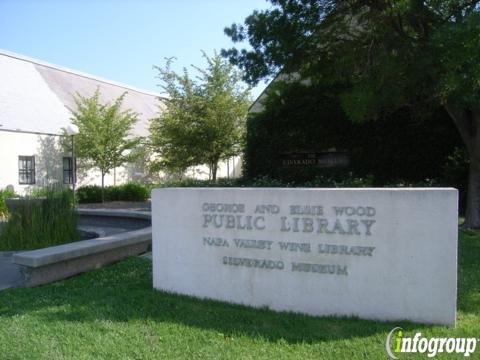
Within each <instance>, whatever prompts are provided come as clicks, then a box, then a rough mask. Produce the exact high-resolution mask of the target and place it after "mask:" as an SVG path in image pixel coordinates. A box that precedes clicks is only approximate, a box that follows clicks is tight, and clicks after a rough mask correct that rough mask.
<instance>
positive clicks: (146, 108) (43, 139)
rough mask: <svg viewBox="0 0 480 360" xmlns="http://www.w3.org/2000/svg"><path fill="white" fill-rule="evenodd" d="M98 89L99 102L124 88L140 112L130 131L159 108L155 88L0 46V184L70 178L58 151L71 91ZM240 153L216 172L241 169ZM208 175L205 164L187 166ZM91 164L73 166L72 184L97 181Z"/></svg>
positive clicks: (20, 189)
mask: <svg viewBox="0 0 480 360" xmlns="http://www.w3.org/2000/svg"><path fill="white" fill-rule="evenodd" d="M97 88H98V89H99V90H100V93H101V101H102V102H103V103H107V102H112V101H114V100H115V99H117V98H118V97H119V96H121V95H122V94H123V93H125V92H126V95H125V98H124V102H123V107H124V108H125V109H127V108H128V109H132V110H133V111H135V112H137V113H138V114H139V121H138V122H137V123H136V124H135V126H134V127H133V129H132V135H134V136H141V137H147V136H148V134H149V131H148V129H149V120H150V119H152V118H154V117H157V116H158V113H159V111H162V110H163V109H164V105H163V103H162V102H163V101H164V99H162V98H161V97H160V96H159V94H156V93H153V92H151V91H146V90H141V89H136V88H134V87H132V86H129V85H124V84H120V83H117V82H114V81H111V80H106V79H102V78H99V77H96V76H93V75H89V74H85V73H81V72H78V71H75V70H71V69H67V68H63V67H60V66H57V65H52V64H49V63H46V62H43V61H40V60H36V59H31V58H28V57H25V56H22V55H18V54H14V53H11V52H8V51H5V50H0V189H2V188H5V187H7V186H11V187H13V188H14V189H15V191H16V192H17V193H25V191H27V190H28V189H30V188H34V187H37V186H43V185H44V184H46V183H52V182H61V183H64V184H69V183H71V181H72V157H71V154H66V153H64V152H63V151H62V148H61V146H60V140H61V138H62V134H63V131H62V129H64V128H68V126H69V125H71V120H70V118H71V116H72V115H71V112H70V109H75V103H74V100H73V95H74V94H75V93H79V94H80V95H82V96H84V97H90V96H92V95H93V94H94V92H95V90H96V89H97ZM143 165H144V164H142V163H137V164H129V165H127V166H125V167H121V168H117V169H115V171H114V172H113V171H112V172H111V173H110V174H107V176H106V177H105V184H106V185H112V184H113V183H114V181H115V182H116V183H122V182H125V181H129V180H142V179H144V178H145V176H146V174H145V171H144V166H143ZM239 166H240V161H239V159H238V158H237V159H234V160H233V161H232V160H230V161H229V163H228V164H226V163H225V164H221V166H220V169H219V172H218V176H219V177H227V176H228V177H230V176H233V177H236V176H239V175H240V171H241V170H240V168H239ZM187 175H188V176H191V177H196V178H208V169H207V168H206V167H197V168H195V169H190V170H189V171H188V172H187ZM100 181H101V180H100V174H99V172H98V171H95V170H88V171H87V170H86V169H82V168H81V167H79V168H78V169H77V186H81V185H85V184H100Z"/></svg>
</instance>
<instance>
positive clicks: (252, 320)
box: [0, 258, 428, 344]
mask: <svg viewBox="0 0 480 360" xmlns="http://www.w3.org/2000/svg"><path fill="white" fill-rule="evenodd" d="M22 314H28V315H29V316H33V317H35V319H37V320H38V321H40V322H65V321H68V322H82V323H93V322H95V321H99V320H100V321H102V320H109V321H115V322H128V321H132V320H144V321H155V322H165V323H179V324H184V325H187V326H192V327H197V328H202V329H207V330H212V329H213V330H216V331H218V332H221V333H223V334H224V336H225V337H229V336H232V337H233V336H239V335H246V336H250V337H254V338H262V339H265V340H268V341H278V340H280V339H282V340H283V341H286V342H288V343H291V344H294V343H316V342H322V341H332V340H339V339H350V338H360V337H368V336H372V335H374V334H377V333H382V334H384V333H386V332H388V331H390V330H391V329H392V328H393V327H394V326H402V327H403V328H405V329H409V328H413V327H415V328H416V329H419V328H428V326H421V325H418V324H410V323H408V322H401V323H395V324H393V323H385V322H376V321H367V320H360V319H356V318H345V317H343V318H340V317H321V318H320V317H311V316H307V315H300V314H294V313H277V312H273V311H270V310H266V309H252V308H250V307H246V306H241V305H232V304H227V303H223V302H219V301H213V300H198V299H195V298H192V297H188V296H182V295H174V294H169V293H164V292H160V291H156V290H153V289H152V279H151V264H150V263H149V262H148V261H147V260H144V259H139V258H131V259H128V260H126V261H123V262H121V263H118V264H116V265H113V266H110V267H108V268H104V269H102V270H99V271H94V272H90V273H88V274H85V275H83V276H79V277H76V278H72V279H69V280H66V281H62V282H59V283H55V284H51V285H47V286H43V287H38V288H33V289H12V290H6V291H3V292H2V293H0V316H1V317H14V316H18V315H22Z"/></svg>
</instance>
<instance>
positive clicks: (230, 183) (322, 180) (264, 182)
mask: <svg viewBox="0 0 480 360" xmlns="http://www.w3.org/2000/svg"><path fill="white" fill-rule="evenodd" d="M373 182H374V179H373V177H372V176H366V177H355V176H354V175H353V174H352V173H349V174H347V175H345V176H343V177H341V176H338V177H334V176H317V177H315V178H314V179H313V180H311V181H306V182H287V181H285V180H280V179H275V178H271V177H269V176H266V175H265V176H258V177H256V178H254V179H243V178H239V179H219V180H217V181H216V182H215V181H212V180H195V179H184V180H169V181H165V182H162V183H160V184H156V185H152V188H159V187H160V188H162V187H316V188H318V187H330V188H331V187H372V186H373Z"/></svg>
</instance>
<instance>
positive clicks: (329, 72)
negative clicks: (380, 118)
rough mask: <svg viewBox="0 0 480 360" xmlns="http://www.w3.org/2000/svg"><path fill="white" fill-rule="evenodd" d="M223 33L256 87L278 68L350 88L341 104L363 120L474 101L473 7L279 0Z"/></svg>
mask: <svg viewBox="0 0 480 360" xmlns="http://www.w3.org/2000/svg"><path fill="white" fill-rule="evenodd" d="M270 2H271V3H272V7H271V8H269V9H267V10H263V11H254V12H253V13H252V14H251V15H250V16H248V17H247V18H246V19H245V23H244V24H243V25H239V24H233V25H232V26H230V27H229V28H226V29H225V33H226V34H227V35H228V36H229V37H230V38H231V39H232V40H233V41H234V42H236V43H242V42H245V41H248V42H249V44H250V46H251V49H249V50H246V49H242V50H239V49H236V48H232V49H228V50H222V55H224V56H226V57H228V58H229V60H230V61H231V62H232V63H234V64H236V65H238V66H240V67H241V68H242V69H244V70H245V78H246V80H248V81H250V82H252V83H255V82H258V81H259V79H261V78H264V77H266V76H271V75H275V74H277V73H278V70H279V69H283V70H284V72H286V73H293V72H301V73H302V74H303V75H305V76H308V77H309V78H311V79H312V80H313V81H320V82H322V83H324V84H325V83H327V82H329V83H342V84H346V85H348V86H347V87H345V89H344V91H343V95H342V98H343V101H342V104H343V105H344V108H345V110H346V112H347V113H348V114H349V115H350V117H351V118H353V119H369V118H371V117H372V116H374V115H375V114H378V113H381V112H382V111H391V110H395V109H398V108H401V107H403V106H405V105H407V104H412V103H416V102H418V101H419V100H421V101H432V100H433V101H435V102H437V103H440V102H441V103H446V102H450V101H452V102H455V103H457V105H459V106H461V107H463V108H469V107H472V106H476V105H477V104H478V103H479V101H480V81H479V79H480V71H479V70H478V64H479V63H480V52H479V51H478V48H479V46H480V37H479V36H478V35H479V33H480V7H479V5H478V3H479V2H478V1H467V0H449V1H437V0H429V1H422V2H418V1H391V2H368V1H367V2H365V1H362V0H354V1H349V2H344V1H343V2H342V1H330V0H317V1H304V0H293V1H278V0H270Z"/></svg>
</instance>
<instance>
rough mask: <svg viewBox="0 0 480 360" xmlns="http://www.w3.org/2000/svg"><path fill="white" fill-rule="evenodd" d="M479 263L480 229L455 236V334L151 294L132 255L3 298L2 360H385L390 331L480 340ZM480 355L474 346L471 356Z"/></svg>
mask: <svg viewBox="0 0 480 360" xmlns="http://www.w3.org/2000/svg"><path fill="white" fill-rule="evenodd" d="M479 262H480V233H476V232H462V233H461V236H460V246H459V283H458V287H459V291H458V296H459V298H458V323H457V327H456V328H454V329H453V328H447V327H440V326H426V325H418V324H412V323H407V322H403V323H383V322H375V321H366V320H359V319H354V318H333V317H326V318H315V317H309V316H304V315H298V314H291V313H274V312H271V311H268V310H263V309H260V310H258V309H257V310H255V309H251V308H247V307H243V306H237V305H229V304H226V303H221V302H215V301H200V300H197V299H193V298H189V297H186V296H178V295H172V294H167V293H163V292H159V291H155V290H153V289H152V279H151V264H150V262H149V261H147V260H144V259H141V258H130V259H128V260H126V261H123V262H121V263H118V264H116V265H113V266H110V267H107V268H104V269H101V270H97V271H93V272H90V273H88V274H84V275H81V276H77V277H75V278H71V279H68V280H65V281H62V282H58V283H54V284H51V285H47V286H43V287H39V288H33V289H11V290H5V291H2V292H0V357H1V358H2V359H176V358H185V359H190V358H194V359H195V358H208V359H210V358H212V359H385V358H386V353H385V339H386V336H387V333H388V332H389V331H390V330H391V329H392V328H393V327H394V326H401V327H403V328H404V330H405V331H406V333H407V335H412V336H413V334H414V333H415V332H417V331H420V332H421V333H422V335H423V336H427V337H430V336H438V337H473V336H474V337H480V266H479ZM372 301H374V299H372ZM442 355H443V356H442ZM399 358H401V359H407V358H418V359H426V358H427V356H426V355H425V354H423V355H418V354H417V356H412V357H409V356H406V355H405V354H400V356H399ZM436 358H439V359H442V358H443V359H446V358H453V359H460V358H463V356H462V355H458V354H451V355H448V354H441V355H438V356H437V357H436ZM479 358H480V344H479V346H478V348H477V350H476V352H475V353H474V354H472V355H471V356H470V359H479Z"/></svg>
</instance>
